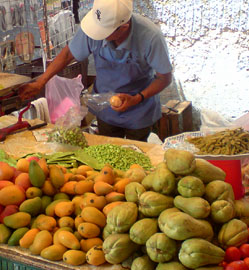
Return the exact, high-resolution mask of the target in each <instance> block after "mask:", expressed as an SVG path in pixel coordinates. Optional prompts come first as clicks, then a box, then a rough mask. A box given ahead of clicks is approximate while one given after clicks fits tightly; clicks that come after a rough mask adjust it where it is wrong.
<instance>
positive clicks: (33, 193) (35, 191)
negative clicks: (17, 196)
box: [26, 187, 42, 199]
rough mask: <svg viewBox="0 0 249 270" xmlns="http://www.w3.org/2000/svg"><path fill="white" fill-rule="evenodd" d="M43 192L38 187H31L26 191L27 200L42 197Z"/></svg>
mask: <svg viewBox="0 0 249 270" xmlns="http://www.w3.org/2000/svg"><path fill="white" fill-rule="evenodd" d="M41 196H42V190H41V189H40V188H38V187H29V188H28V189H26V197H27V199H33V198H35V197H41Z"/></svg>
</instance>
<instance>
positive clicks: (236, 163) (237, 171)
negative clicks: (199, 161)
mask: <svg viewBox="0 0 249 270" xmlns="http://www.w3.org/2000/svg"><path fill="white" fill-rule="evenodd" d="M208 161H209V162H210V163H212V164H213V165H215V166H216V167H219V168H221V169H222V170H223V171H224V172H225V173H226V178H225V182H227V183H229V184H231V185H232V187H233V192H234V197H235V200H239V199H241V198H243V197H244V194H245V188H244V186H243V184H242V174H241V161H240V160H208Z"/></svg>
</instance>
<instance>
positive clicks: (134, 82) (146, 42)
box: [69, 14, 172, 129]
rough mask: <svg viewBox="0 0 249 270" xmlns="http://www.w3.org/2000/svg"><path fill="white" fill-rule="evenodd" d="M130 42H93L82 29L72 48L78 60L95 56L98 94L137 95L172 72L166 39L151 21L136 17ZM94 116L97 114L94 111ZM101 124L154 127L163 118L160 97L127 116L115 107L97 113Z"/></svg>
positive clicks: (78, 32) (143, 104) (132, 25)
mask: <svg viewBox="0 0 249 270" xmlns="http://www.w3.org/2000/svg"><path fill="white" fill-rule="evenodd" d="M131 21H132V24H131V31H130V34H129V36H128V38H127V39H126V40H125V41H123V42H122V43H121V44H120V45H119V46H118V47H115V46H114V45H113V44H112V42H109V41H107V40H100V41H99V40H93V39H91V38H89V37H88V36H87V35H86V34H85V33H84V32H83V31H82V30H81V28H80V29H79V30H78V31H77V33H76V35H75V36H74V38H73V39H72V40H71V42H70V44H69V49H70V51H71V53H72V54H73V56H74V57H75V59H76V60H78V61H83V60H84V59H86V58H87V57H88V56H89V55H90V54H93V56H94V62H95V68H96V81H95V83H94V87H93V94H94V93H107V92H114V93H128V94H131V95H135V94H137V93H138V92H141V91H142V90H144V89H145V88H146V87H147V86H148V85H149V84H150V83H151V82H152V80H153V78H154V75H155V72H159V73H162V74H166V73H169V72H171V71H172V66H171V63H170V60H169V56H168V49H167V45H166V42H165V38H164V37H163V35H162V32H161V31H160V29H159V27H158V26H156V25H155V24H154V23H153V22H151V21H150V20H149V19H147V18H145V17H143V16H141V15H138V14H133V16H132V18H131ZM92 112H93V111H92ZM93 113H94V114H95V115H96V116H97V117H98V118H100V119H101V120H103V121H105V122H107V123H109V124H111V125H115V126H120V127H123V128H129V129H140V128H145V127H148V126H151V125H153V124H154V123H155V122H156V121H157V120H158V119H159V118H160V117H161V105H160V98H159V94H157V95H154V96H152V97H150V98H148V99H145V100H144V101H143V102H141V103H140V104H138V105H136V106H133V107H130V108H129V109H128V110H127V111H125V112H116V111H114V110H113V109H112V108H111V107H108V108H106V109H103V110H102V111H101V112H93Z"/></svg>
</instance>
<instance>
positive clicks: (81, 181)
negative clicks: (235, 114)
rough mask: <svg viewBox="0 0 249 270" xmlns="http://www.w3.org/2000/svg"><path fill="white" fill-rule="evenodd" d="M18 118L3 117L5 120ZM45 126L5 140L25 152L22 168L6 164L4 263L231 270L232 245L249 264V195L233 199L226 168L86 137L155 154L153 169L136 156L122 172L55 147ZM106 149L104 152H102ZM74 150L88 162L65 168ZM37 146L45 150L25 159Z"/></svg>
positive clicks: (1, 178)
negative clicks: (138, 160)
mask: <svg viewBox="0 0 249 270" xmlns="http://www.w3.org/2000/svg"><path fill="white" fill-rule="evenodd" d="M15 121H16V119H15V118H13V117H11V116H4V117H1V118H0V126H1V124H2V125H9V124H11V123H12V122H15ZM39 121H40V120H36V119H34V120H30V125H31V126H32V125H36V124H39ZM49 128H53V126H52V125H51V126H50V125H48V126H47V127H45V128H44V127H43V128H41V129H40V131H39V130H37V131H27V130H26V131H22V132H19V133H16V134H13V135H9V136H7V138H6V140H5V141H3V142H1V144H0V150H4V151H5V152H6V153H7V154H8V155H10V156H13V157H17V158H19V159H18V161H17V163H16V171H14V170H13V168H11V166H9V165H6V164H3V163H0V165H1V166H2V167H1V166H0V172H1V174H0V205H1V206H2V210H1V213H0V243H1V244H0V266H1V267H2V269H15V268H14V267H24V268H20V269H25V270H29V269H30V270H31V269H32V270H39V269H45V270H48V269H49V270H57V269H60V270H61V269H65V270H74V269H81V270H91V269H106V270H109V269H110V270H112V269H113V270H122V269H127V268H128V269H130V268H131V269H132V270H137V269H146V270H147V269H148V270H152V269H156V270H164V269H183V270H184V269H215V270H221V269H227V270H228V269H229V270H230V269H231V270H232V269H236V268H229V267H227V268H226V265H229V264H230V263H233V261H235V259H232V256H230V257H227V254H228V252H229V248H233V249H236V250H237V251H238V252H239V254H240V255H239V256H237V260H239V261H240V264H244V267H247V266H246V258H247V257H248V255H249V254H248V255H246V253H245V250H246V247H247V245H248V246H249V243H248V237H249V231H248V224H249V212H248V209H249V201H248V199H247V198H246V197H245V198H237V199H236V198H235V195H234V191H233V187H232V185H231V184H229V183H228V182H226V180H225V178H226V173H225V171H223V170H222V169H220V168H219V167H216V166H215V165H213V164H212V163H210V162H209V161H207V160H205V159H202V158H197V157H195V156H194V154H193V153H191V152H189V151H186V150H177V149H174V148H170V149H167V150H163V149H162V145H154V144H149V143H143V142H137V141H131V140H124V139H118V138H109V137H104V136H98V135H93V134H88V133H86V134H84V135H85V139H86V141H87V142H88V147H87V149H94V147H96V146H102V145H103V144H107V145H116V146H126V147H127V146H129V147H132V148H134V149H135V148H136V150H140V151H141V152H142V153H143V154H146V156H148V157H149V158H150V160H151V164H152V167H151V169H145V167H143V166H145V165H144V164H145V163H143V164H142V163H141V164H139V163H136V162H134V161H133V162H132V163H131V165H128V167H127V169H126V170H121V169H118V168H114V167H113V166H112V164H111V163H108V162H107V163H105V164H100V161H98V162H97V163H96V162H95V161H96V160H95V158H94V157H93V156H92V158H90V159H89V157H88V159H87V158H86V157H87V155H85V154H82V152H81V151H79V152H77V150H75V151H73V150H72V148H67V147H66V148H65V146H64V145H57V144H55V145H56V147H51V145H52V144H49V143H47V142H45V141H44V140H43V139H42V138H43V135H44V136H45V135H46V132H45V130H46V129H49ZM247 136H248V134H246V133H245V134H243V136H241V137H243V138H244V137H246V138H247ZM242 143H243V142H242ZM59 147H62V148H59ZM63 147H64V148H63ZM108 147H109V146H108ZM108 147H106V148H98V150H97V152H98V153H99V155H101V156H102V158H103V156H105V153H104V151H109V150H108V149H109V148H108ZM111 147H112V146H111ZM103 149H104V150H103ZM112 149H113V151H117V150H116V148H115V147H113V148H112ZM95 150H96V149H95ZM68 151H71V152H69V154H67V155H70V158H71V159H75V160H77V161H80V162H81V163H82V160H84V161H87V162H86V163H84V162H83V164H82V165H77V166H75V167H70V169H67V168H66V167H64V166H62V165H61V164H62V163H59V161H63V162H65V160H66V159H67V158H66V156H65V153H67V152H68ZM118 151H119V150H118ZM118 151H117V152H115V153H116V154H115V155H118ZM37 152H40V153H42V154H43V155H40V156H35V155H31V156H28V154H29V153H33V154H34V153H37ZM59 152H60V155H59V156H58V155H57V154H58V153H59ZM51 153H52V156H53V153H56V163H55V162H53V160H55V156H53V158H54V159H52V158H51V155H50V154H51ZM61 153H62V154H61ZM77 153H81V155H77ZM88 153H91V152H88ZM109 153H110V152H109ZM122 153H123V152H122ZM44 154H45V156H46V157H47V158H46V159H45V158H44ZM124 155H125V154H124ZM133 155H134V156H135V151H134V153H133ZM6 158H7V156H6ZM129 158H131V156H129ZM118 159H122V157H118ZM118 159H116V161H117V163H118V161H119V160H118ZM140 161H141V160H140ZM127 162H128V160H126V161H125V163H124V164H123V165H126V163H127ZM64 164H66V163H64ZM89 164H91V165H92V167H91V166H90V165H89ZM96 168H98V169H96ZM146 168H147V167H146ZM16 172H18V173H17V175H15V173H16ZM21 176H22V177H21ZM11 179H14V180H12V181H14V183H11ZM25 179H26V180H25ZM27 179H28V180H27ZM11 205H12V210H8V211H13V212H12V213H10V212H8V214H6V211H7V210H6V208H7V207H10V206H11ZM3 208H4V209H3ZM14 208H15V209H16V210H13V209H14ZM4 211H5V213H4ZM3 213H4V214H3ZM1 220H2V221H1ZM186 224H187V225H186ZM242 247H243V248H242ZM193 255H194V256H193ZM193 258H195V259H193ZM8 265H11V266H10V267H9V268H7V267H8ZM11 267H12V268H11ZM241 269H247V268H241Z"/></svg>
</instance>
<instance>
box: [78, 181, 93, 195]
mask: <svg viewBox="0 0 249 270" xmlns="http://www.w3.org/2000/svg"><path fill="white" fill-rule="evenodd" d="M93 185H94V182H93V181H92V180H81V181H79V182H77V183H76V185H75V193H76V194H77V195H83V194H85V193H86V192H92V191H93Z"/></svg>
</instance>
